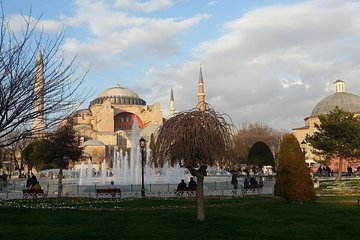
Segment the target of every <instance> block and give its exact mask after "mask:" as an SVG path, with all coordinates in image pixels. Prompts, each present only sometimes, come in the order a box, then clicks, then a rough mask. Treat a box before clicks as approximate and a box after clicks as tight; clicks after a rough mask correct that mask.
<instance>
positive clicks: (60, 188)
mask: <svg viewBox="0 0 360 240" xmlns="http://www.w3.org/2000/svg"><path fill="white" fill-rule="evenodd" d="M62 178H63V169H62V168H60V171H59V176H58V180H59V182H58V197H61V195H62V191H63V184H62Z"/></svg>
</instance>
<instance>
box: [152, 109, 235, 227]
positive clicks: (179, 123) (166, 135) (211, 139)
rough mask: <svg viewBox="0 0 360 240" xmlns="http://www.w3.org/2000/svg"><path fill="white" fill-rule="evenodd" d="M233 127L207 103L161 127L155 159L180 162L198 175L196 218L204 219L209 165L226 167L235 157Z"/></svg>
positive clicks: (172, 162) (173, 163)
mask: <svg viewBox="0 0 360 240" xmlns="http://www.w3.org/2000/svg"><path fill="white" fill-rule="evenodd" d="M232 144H233V127H232V125H230V124H228V123H227V122H226V121H225V118H224V117H223V116H222V115H220V114H218V113H217V112H215V111H214V110H213V109H211V108H210V107H209V105H207V104H205V109H204V111H202V110H198V109H197V108H196V109H192V110H189V111H184V112H179V113H177V114H176V115H175V116H173V117H172V118H170V119H169V120H167V121H166V122H165V123H164V124H163V125H162V126H161V127H160V130H159V133H158V135H157V140H156V144H155V149H154V151H153V156H154V158H153V160H154V161H155V162H159V163H164V162H165V161H169V163H170V165H175V164H177V163H179V164H180V166H182V167H185V168H187V169H188V170H189V171H190V173H191V174H192V175H193V176H195V177H196V178H197V181H198V184H197V189H196V198H197V219H198V220H199V221H204V220H205V211H204V177H205V176H206V174H207V173H206V169H207V166H208V165H210V166H213V165H218V166H220V167H221V166H226V164H227V163H228V162H229V161H231V159H232V154H231V153H232Z"/></svg>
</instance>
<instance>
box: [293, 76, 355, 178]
mask: <svg viewBox="0 0 360 240" xmlns="http://www.w3.org/2000/svg"><path fill="white" fill-rule="evenodd" d="M334 88H335V93H333V94H332V95H330V96H327V97H325V98H323V99H322V100H320V102H319V103H318V104H316V105H315V107H314V109H313V110H312V112H311V114H310V116H308V117H306V118H305V119H304V121H305V126H304V127H299V128H294V129H293V134H294V135H295V137H296V138H297V140H298V141H299V143H300V145H301V148H302V149H303V151H304V152H305V159H306V161H307V162H308V163H311V162H318V161H321V160H323V159H321V157H320V156H317V155H314V154H313V153H312V152H311V151H312V148H311V146H309V145H308V144H306V141H305V137H306V134H309V135H312V134H313V133H314V132H315V130H316V129H315V123H317V124H320V120H319V116H320V115H323V114H329V113H330V111H332V110H334V109H335V107H336V106H338V107H339V108H342V109H343V110H344V111H346V112H352V113H354V114H355V116H358V115H360V96H357V95H355V94H351V93H347V92H345V82H344V81H342V80H337V81H335V82H334ZM348 164H349V163H348V162H346V161H344V163H343V166H342V171H344V172H345V171H346V168H347V166H348ZM331 167H332V169H334V171H335V170H337V169H338V166H337V164H336V162H335V161H332V162H331Z"/></svg>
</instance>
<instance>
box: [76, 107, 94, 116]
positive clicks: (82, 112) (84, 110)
mask: <svg viewBox="0 0 360 240" xmlns="http://www.w3.org/2000/svg"><path fill="white" fill-rule="evenodd" d="M81 114H88V115H89V114H91V113H90V110H89V109H87V108H85V109H79V110H77V111H75V112H74V113H73V115H74V116H78V115H81Z"/></svg>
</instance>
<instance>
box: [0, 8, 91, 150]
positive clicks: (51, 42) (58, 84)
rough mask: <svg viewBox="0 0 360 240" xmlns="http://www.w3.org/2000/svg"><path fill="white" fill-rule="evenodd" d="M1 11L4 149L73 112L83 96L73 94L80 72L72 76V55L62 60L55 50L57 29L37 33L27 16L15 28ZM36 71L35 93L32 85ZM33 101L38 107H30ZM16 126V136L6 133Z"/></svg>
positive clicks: (0, 91)
mask: <svg viewBox="0 0 360 240" xmlns="http://www.w3.org/2000/svg"><path fill="white" fill-rule="evenodd" d="M1 10H2V18H1V20H0V21H1V23H0V147H4V146H9V145H11V144H12V143H14V142H17V141H19V140H20V139H24V138H28V137H30V136H31V134H34V133H35V134H36V131H38V132H43V131H44V129H49V128H52V127H53V126H55V125H56V124H57V123H59V121H61V120H62V119H64V117H65V116H68V115H69V114H70V113H71V112H72V111H74V107H75V106H79V105H80V104H81V102H83V101H84V99H85V97H80V96H81V94H77V93H78V88H79V86H80V85H81V84H82V82H83V79H84V76H85V74H82V75H78V76H76V74H75V73H76V70H77V67H76V66H74V60H75V58H73V59H72V60H71V61H70V62H66V61H65V58H64V56H63V54H62V53H61V51H60V47H61V42H62V40H63V36H64V35H63V32H62V33H60V34H59V35H55V36H53V37H52V36H50V35H46V34H45V33H44V32H38V31H37V29H38V24H39V20H37V21H34V20H33V18H32V17H31V16H28V17H26V16H23V23H24V27H23V28H22V30H21V31H19V32H16V31H14V30H13V29H12V28H11V27H10V20H9V19H6V18H5V16H4V14H3V9H2V8H1ZM39 64H41V65H42V66H41V68H39ZM39 71H40V72H39ZM39 74H41V75H42V78H43V83H42V87H41V91H40V92H39V91H38V90H36V83H35V79H36V77H37V76H38V75H39ZM75 103H77V104H75ZM39 104H41V109H40V110H39V108H35V105H39ZM36 118H43V120H44V126H37V127H36V129H35V128H34V127H33V124H32V123H33V121H34V119H36ZM18 129H21V132H20V134H14V135H10V133H12V132H14V131H15V130H18Z"/></svg>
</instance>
